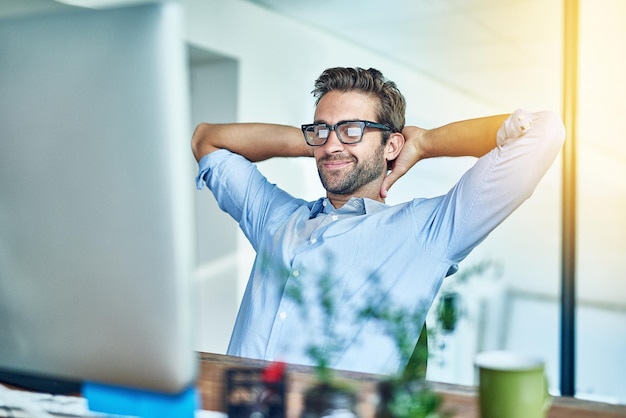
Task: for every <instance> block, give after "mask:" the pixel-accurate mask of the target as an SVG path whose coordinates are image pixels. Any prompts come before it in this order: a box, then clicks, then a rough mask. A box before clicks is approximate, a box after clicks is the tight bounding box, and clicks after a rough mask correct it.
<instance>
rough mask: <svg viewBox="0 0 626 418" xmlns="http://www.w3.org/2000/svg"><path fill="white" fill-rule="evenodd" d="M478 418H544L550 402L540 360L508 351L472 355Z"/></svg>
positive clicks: (542, 364)
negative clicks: (476, 369)
mask: <svg viewBox="0 0 626 418" xmlns="http://www.w3.org/2000/svg"><path fill="white" fill-rule="evenodd" d="M475 365H476V367H477V368H478V374H479V377H478V396H479V404H480V416H481V418H545V416H546V414H547V412H548V409H550V405H551V403H552V398H551V397H550V395H549V393H548V382H547V379H546V375H545V370H544V363H543V361H542V360H540V359H537V358H533V357H529V356H525V355H522V354H518V353H514V352H509V351H488V352H484V353H480V354H478V355H477V356H476V360H475Z"/></svg>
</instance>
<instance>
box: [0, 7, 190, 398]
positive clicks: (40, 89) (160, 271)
mask: <svg viewBox="0 0 626 418" xmlns="http://www.w3.org/2000/svg"><path fill="white" fill-rule="evenodd" d="M187 70H188V69H187V63H186V47H185V44H184V41H183V29H182V12H181V10H180V9H179V6H178V5H177V4H175V3H164V4H150V5H143V6H137V7H127V8H120V9H110V10H97V11H95V10H86V9H81V10H75V11H74V10H72V11H67V12H66V11H64V12H55V13H51V14H46V15H38V16H29V17H22V18H12V19H9V18H5V19H3V20H0V92H1V93H0V136H1V140H0V369H5V370H10V371H18V372H26V373H33V374H37V375H46V376H48V375H49V376H58V377H61V378H63V377H65V378H70V379H79V380H92V381H98V382H105V383H111V384H116V385H123V386H131V387H140V388H148V389H154V390H161V391H168V392H173V391H178V390H180V389H181V388H183V387H185V386H186V385H188V384H189V383H190V382H192V380H193V378H194V375H195V369H196V361H195V355H194V353H193V343H192V331H193V329H192V328H193V327H192V318H191V313H192V309H191V306H190V301H191V289H190V286H191V273H192V267H193V252H194V251H193V239H192V224H191V222H192V219H193V217H192V204H191V202H192V198H193V194H192V193H193V184H192V183H193V174H192V173H191V170H190V167H191V166H190V151H189V137H190V122H189V112H188V107H189V100H188V85H187V84H188V78H187Z"/></svg>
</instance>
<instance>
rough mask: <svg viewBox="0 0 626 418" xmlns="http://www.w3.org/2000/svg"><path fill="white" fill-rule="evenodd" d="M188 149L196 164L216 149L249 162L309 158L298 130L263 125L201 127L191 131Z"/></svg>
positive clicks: (307, 148)
mask: <svg viewBox="0 0 626 418" xmlns="http://www.w3.org/2000/svg"><path fill="white" fill-rule="evenodd" d="M191 148H192V150H193V154H194V156H195V157H196V160H197V161H200V159H201V158H202V157H204V156H205V155H207V154H209V153H211V152H213V151H216V150H218V149H227V150H229V151H232V152H234V153H237V154H240V155H242V156H244V157H245V158H247V159H248V160H250V161H262V160H267V159H268V158H272V157H305V156H312V155H313V150H312V149H311V147H310V146H309V145H307V144H306V142H305V140H304V137H303V136H302V131H300V129H298V128H296V127H293V126H286V125H273V124H265V123H234V124H208V123H201V124H199V125H198V126H197V127H196V129H195V131H194V134H193V137H192V140H191Z"/></svg>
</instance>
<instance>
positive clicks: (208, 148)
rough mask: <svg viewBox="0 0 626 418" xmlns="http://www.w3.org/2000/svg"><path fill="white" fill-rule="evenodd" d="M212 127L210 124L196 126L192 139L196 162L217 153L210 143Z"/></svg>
mask: <svg viewBox="0 0 626 418" xmlns="http://www.w3.org/2000/svg"><path fill="white" fill-rule="evenodd" d="M210 130H211V128H210V125H209V124H208V123H200V124H199V125H198V126H196V129H195V130H194V132H193V135H192V137H191V150H192V152H193V155H194V157H195V158H196V161H200V160H201V159H202V157H204V156H205V155H206V154H208V153H210V152H212V151H215V147H213V146H212V145H211V144H210V142H209V139H210Z"/></svg>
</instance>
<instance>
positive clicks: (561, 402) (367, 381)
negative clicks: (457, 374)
mask: <svg viewBox="0 0 626 418" xmlns="http://www.w3.org/2000/svg"><path fill="white" fill-rule="evenodd" d="M200 362H201V366H200V371H199V376H198V390H199V392H200V396H201V398H202V408H203V409H206V410H210V411H225V408H224V403H223V382H224V372H225V370H227V369H229V368H233V367H263V366H265V365H266V364H267V363H266V362H264V361H260V360H251V359H242V358H238V357H230V356H224V355H219V354H209V353H200ZM339 375H340V376H341V377H342V378H345V379H348V380H351V381H353V382H354V383H355V385H356V386H357V387H358V388H359V412H360V414H361V416H362V417H363V418H372V417H373V416H374V403H375V396H376V395H375V394H376V381H377V380H376V376H373V375H367V374H361V373H351V372H341V373H339ZM312 382H313V374H312V370H311V368H309V367H304V366H293V365H289V366H288V368H287V385H288V386H287V390H288V393H287V417H288V418H298V417H299V415H300V411H301V410H302V405H303V396H302V394H303V393H304V390H305V389H306V388H307V387H308V385H310V384H311V383H312ZM433 387H434V389H435V390H436V391H437V392H438V393H440V394H441V395H442V396H443V399H444V408H445V409H446V410H450V411H453V412H454V417H456V418H479V413H478V400H477V397H476V388H475V387H468V386H458V385H450V384H442V383H433ZM548 417H549V418H583V417H584V418H620V417H621V418H624V417H626V406H621V405H611V404H605V403H600V402H590V401H583V400H579V399H574V398H566V397H557V398H555V399H554V401H553V404H552V407H551V408H550V412H549V414H548ZM503 418H505V417H503Z"/></svg>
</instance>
